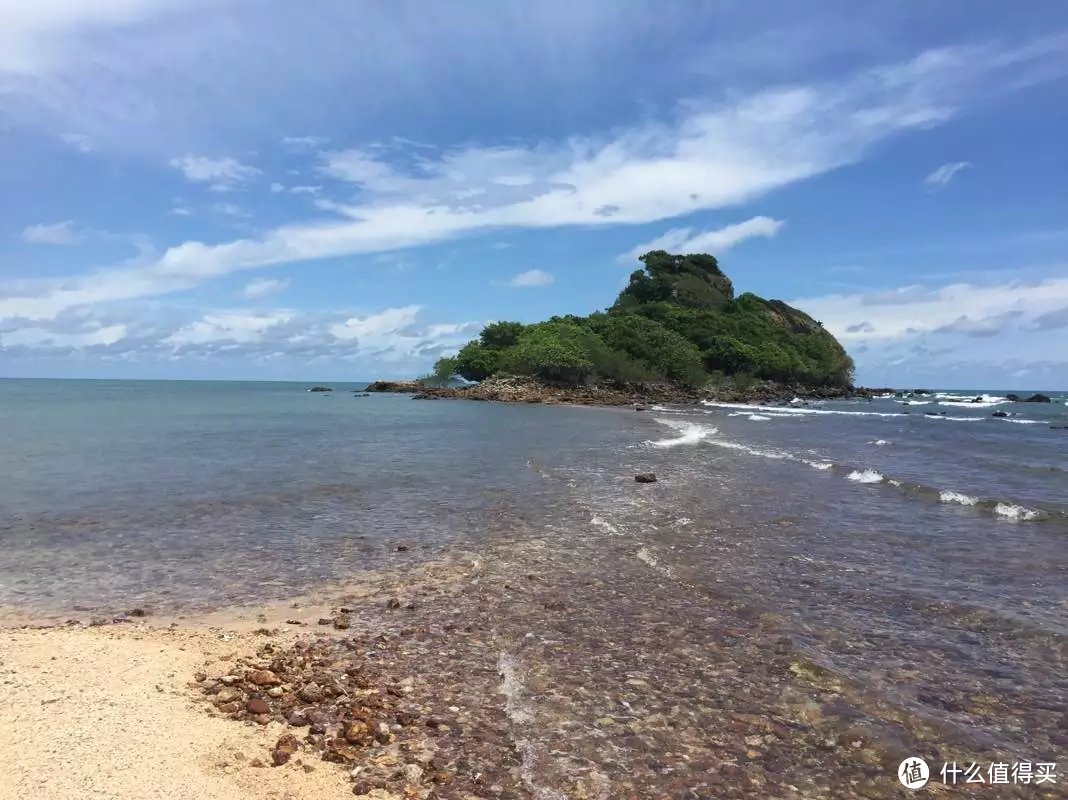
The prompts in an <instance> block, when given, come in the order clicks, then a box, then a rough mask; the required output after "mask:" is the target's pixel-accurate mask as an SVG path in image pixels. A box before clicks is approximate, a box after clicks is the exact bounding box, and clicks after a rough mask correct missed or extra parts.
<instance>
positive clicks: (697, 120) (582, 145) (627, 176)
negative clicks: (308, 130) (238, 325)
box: [0, 46, 1059, 319]
mask: <svg viewBox="0 0 1068 800" xmlns="http://www.w3.org/2000/svg"><path fill="white" fill-rule="evenodd" d="M1053 57H1059V51H1051V50H1050V49H1049V48H1047V47H1039V48H1036V47H1021V48H1016V49H1012V48H1002V49H996V48H991V47H989V46H984V47H971V46H966V47H955V48H943V49H939V50H933V51H928V52H924V53H921V54H920V55H919V56H917V57H916V58H914V59H911V60H909V61H905V62H901V63H895V64H891V65H888V66H883V67H879V68H874V69H870V70H867V71H864V72H860V73H857V74H855V75H853V76H852V77H851V78H849V79H847V80H844V81H837V82H826V83H820V84H811V85H805V86H795V87H792V88H780V89H772V90H766V91H760V92H756V93H754V94H751V95H749V96H741V97H736V98H735V99H734V100H732V101H731V102H719V103H709V102H698V101H693V102H690V103H688V104H685V105H682V106H680V107H679V109H678V110H677V112H676V114H675V116H674V117H673V118H671V119H670V120H668V121H665V122H647V123H643V124H638V125H634V126H632V127H629V128H620V129H614V130H613V131H611V132H608V133H605V134H603V135H600V136H592V137H585V138H582V137H572V138H569V139H566V140H563V141H558V142H549V141H545V142H538V143H530V144H513V145H510V146H508V147H493V146H470V147H464V148H459V149H445V150H441V151H436V150H431V149H427V148H425V147H414V146H405V145H401V144H398V143H394V144H393V145H391V146H390V147H377V148H373V149H372V148H364V149H358V150H353V149H349V150H339V151H333V152H328V153H325V154H324V155H323V162H322V165H321V170H322V172H323V174H324V175H326V176H329V177H332V178H334V179H336V180H342V181H344V182H346V183H347V184H348V185H349V187H350V192H351V199H350V200H349V201H348V202H337V201H327V200H320V201H318V203H317V205H318V206H319V207H320V208H323V209H324V210H329V211H330V212H331V213H332V214H333V216H331V217H327V218H323V219H319V220H312V221H302V222H298V223H294V224H287V225H282V226H279V227H276V228H274V229H271V230H268V231H266V232H265V233H264V234H262V235H260V236H257V237H249V238H242V239H236V240H233V241H229V242H223V243H210V244H209V243H205V242H200V241H187V242H184V243H182V244H178V245H175V246H173V247H171V248H169V249H168V250H167V251H166V252H165V253H163V255H162V256H161V257H159V258H158V259H157V260H155V261H154V262H153V263H149V264H147V265H145V266H143V267H139V268H137V269H131V268H104V269H100V270H97V271H95V272H92V273H90V274H87V275H84V276H82V277H81V278H67V279H64V280H62V281H56V282H42V283H40V284H37V286H36V288H35V290H34V291H27V290H26V289H25V287H22V288H20V291H19V292H18V293H17V294H16V293H8V294H7V296H0V317H5V316H22V317H30V318H35V319H40V318H49V317H53V316H55V315H57V314H59V313H62V311H63V310H65V309H68V308H72V307H77V306H81V305H86V304H93V303H102V302H110V301H115V300H128V299H133V298H140V297H147V296H152V295H160V294H165V293H168V292H172V291H177V290H182V289H188V288H191V287H193V286H197V285H199V284H201V283H204V282H205V281H209V280H212V279H215V278H218V277H220V276H224V275H228V274H231V273H234V272H237V271H241V270H249V269H259V268H263V267H268V266H272V265H279V264H285V263H292V262H300V261H312V260H317V259H327V258H334V257H339V256H346V255H354V254H366V253H376V252H384V251H391V250H397V249H401V248H407V247H415V246H420V245H426V244H430V243H435V242H442V241H445V240H449V239H454V238H457V237H461V236H466V235H471V234H478V233H484V232H487V231H493V230H503V229H523V228H525V229H544V228H550V227H552V228H557V227H561V226H584V227H604V226H618V225H628V224H638V223H649V222H655V221H658V220H665V219H670V218H673V217H678V216H681V215H686V214H690V213H693V212H696V211H703V210H709V209H721V208H725V207H729V206H733V205H737V204H740V203H745V202H751V201H753V200H755V199H757V198H759V197H761V196H763V195H765V194H767V193H768V192H770V191H772V190H775V189H778V188H781V187H783V186H787V185H789V184H792V183H795V182H797V181H801V180H804V179H807V178H811V177H813V176H815V175H819V174H822V173H825V172H827V171H829V170H833V169H835V168H838V167H841V166H843V165H846V164H850V163H854V162H856V161H858V160H860V159H862V158H863V157H864V156H865V154H866V153H867V152H868V151H869V149H870V148H872V147H873V146H875V145H877V144H879V143H881V142H883V141H885V140H887V139H888V138H890V137H893V136H896V135H900V134H902V133H905V132H909V131H916V130H922V129H926V128H929V127H932V126H935V125H938V124H941V123H943V122H945V121H946V120H949V119H951V118H952V117H953V116H954V115H955V114H956V113H958V110H959V109H960V108H962V107H963V106H965V105H966V104H967V103H968V102H969V101H972V100H974V99H975V98H976V96H977V94H978V93H979V92H980V91H982V92H989V91H991V87H996V86H998V85H999V83H1008V84H1013V83H1016V82H1018V81H1019V80H1020V78H1019V75H1018V74H1017V72H1016V71H1017V70H1018V69H1020V68H1024V67H1032V66H1034V65H1035V64H1036V63H1038V62H1041V61H1042V60H1043V59H1049V58H1053ZM174 164H175V166H176V168H178V169H180V170H181V171H182V172H183V174H185V175H186V177H187V178H188V179H190V180H192V181H195V182H199V183H206V184H208V185H210V186H213V187H218V188H230V187H233V186H236V185H240V184H241V183H243V182H245V181H247V180H249V179H250V178H252V177H254V176H255V175H257V174H258V171H257V170H255V168H253V167H249V166H246V165H244V164H242V163H240V162H238V161H236V160H235V159H233V158H229V157H225V158H207V157H202V156H192V155H190V156H185V157H183V158H181V159H175V162H174ZM334 195H335V196H337V194H336V193H334ZM778 225H779V222H778V221H777V220H773V219H770V218H767V217H757V218H754V219H752V220H749V221H748V222H744V223H741V224H740V226H738V227H737V228H735V229H734V230H731V229H730V228H727V229H723V230H720V231H696V232H695V231H689V230H687V231H685V233H684V234H683V233H680V232H679V231H678V230H676V231H675V232H674V233H673V234H672V236H673V237H674V238H675V239H678V240H679V241H677V242H675V245H676V249H677V248H678V247H682V248H683V249H687V248H698V249H716V247H717V246H718V247H719V249H722V247H723V246H725V245H729V244H731V243H736V242H737V241H740V240H741V239H742V238H745V236H749V235H765V236H766V235H772V234H773V233H774V231H775V230H778ZM699 245H700V247H698V246H699Z"/></svg>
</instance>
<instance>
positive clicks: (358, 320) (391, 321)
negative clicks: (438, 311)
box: [330, 305, 422, 341]
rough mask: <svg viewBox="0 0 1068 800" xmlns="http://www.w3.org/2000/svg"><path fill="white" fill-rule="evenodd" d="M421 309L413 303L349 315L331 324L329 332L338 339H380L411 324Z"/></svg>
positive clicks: (394, 333)
mask: <svg viewBox="0 0 1068 800" xmlns="http://www.w3.org/2000/svg"><path fill="white" fill-rule="evenodd" d="M421 310H422V306H415V305H413V306H404V307H403V308H390V309H387V310H385V311H382V312H380V313H378V314H372V315H371V316H368V317H349V318H348V319H346V320H345V321H344V322H341V323H338V324H337V325H333V326H332V327H331V328H330V333H332V334H333V335H334V336H335V337H336V338H338V339H357V340H360V341H380V340H382V339H383V338H386V337H390V336H393V335H396V334H398V333H400V332H402V331H403V330H404V329H405V328H408V327H410V326H411V325H413V324H414V323H415V318H416V316H417V315H418V314H419V312H420V311H421Z"/></svg>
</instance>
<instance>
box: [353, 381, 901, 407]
mask: <svg viewBox="0 0 1068 800" xmlns="http://www.w3.org/2000/svg"><path fill="white" fill-rule="evenodd" d="M364 391H365V392H368V393H394V394H410V395H412V396H413V399H417V400H438V399H446V398H448V399H462V400H475V401H491V402H493V401H495V402H505V403H531V404H539V403H540V404H547V405H552V404H561V405H596V406H637V407H642V406H646V405H649V404H657V403H675V404H683V405H686V404H695V403H699V402H700V401H702V400H719V401H723V402H746V403H757V404H767V403H779V404H781V403H788V402H790V401H791V400H793V399H795V398H800V399H802V400H805V401H815V400H832V399H833V400H842V399H858V398H859V399H869V398H871V397H874V396H875V395H876V394H880V393H883V392H886V391H889V390H887V389H865V388H857V387H840V388H839V387H822V388H821V387H811V386H807V387H806V386H800V385H784V384H777V383H774V382H770V381H758V382H754V383H753V384H752V385H751V386H746V387H720V388H717V389H713V390H709V389H691V388H687V387H682V386H675V385H671V384H642V385H637V384H635V385H610V384H602V385H595V386H555V385H551V384H546V383H543V382H541V381H537V380H534V379H530V378H519V377H514V378H487V379H486V380H484V381H482V382H481V383H476V384H472V385H470V386H463V387H442V386H427V385H424V384H422V383H420V382H419V381H373V382H371V383H370V384H368V385H367V388H366V389H364Z"/></svg>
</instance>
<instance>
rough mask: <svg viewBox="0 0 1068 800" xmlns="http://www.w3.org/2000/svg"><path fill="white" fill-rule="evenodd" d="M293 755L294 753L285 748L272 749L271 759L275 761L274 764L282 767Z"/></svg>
mask: <svg viewBox="0 0 1068 800" xmlns="http://www.w3.org/2000/svg"><path fill="white" fill-rule="evenodd" d="M292 756H293V754H292V753H287V752H286V751H285V750H278V749H275V750H272V751H271V761H273V762H274V765H275V766H276V767H280V766H282V765H283V764H285V763H286V762H287V761H289V759H290V758H291V757H292Z"/></svg>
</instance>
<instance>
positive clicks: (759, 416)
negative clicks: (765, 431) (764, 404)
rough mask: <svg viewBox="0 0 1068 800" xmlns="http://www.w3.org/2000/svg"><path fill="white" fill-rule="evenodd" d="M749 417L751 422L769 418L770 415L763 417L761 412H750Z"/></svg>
mask: <svg viewBox="0 0 1068 800" xmlns="http://www.w3.org/2000/svg"><path fill="white" fill-rule="evenodd" d="M749 419H750V420H752V421H753V422H760V421H761V420H765V419H771V417H765V416H764V415H763V414H750V415H749Z"/></svg>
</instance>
